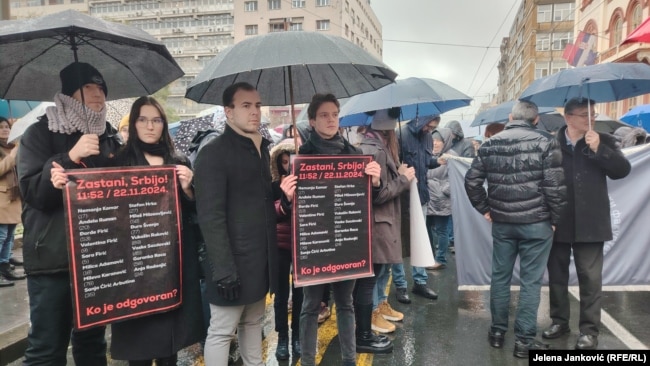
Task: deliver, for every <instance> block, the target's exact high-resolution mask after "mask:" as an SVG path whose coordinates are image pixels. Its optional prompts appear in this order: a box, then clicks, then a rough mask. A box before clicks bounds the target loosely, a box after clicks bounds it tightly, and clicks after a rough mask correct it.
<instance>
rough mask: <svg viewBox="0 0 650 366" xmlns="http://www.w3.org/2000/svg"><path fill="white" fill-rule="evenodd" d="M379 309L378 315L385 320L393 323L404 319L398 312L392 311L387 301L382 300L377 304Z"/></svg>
mask: <svg viewBox="0 0 650 366" xmlns="http://www.w3.org/2000/svg"><path fill="white" fill-rule="evenodd" d="M378 309H379V314H381V316H383V317H384V319H386V320H390V321H393V322H399V321H401V320H402V319H404V314H402V313H400V312H399V311H397V310H395V309H393V308H392V307H391V306H390V304H389V303H388V301H386V300H384V301H382V302H380V303H379V306H378Z"/></svg>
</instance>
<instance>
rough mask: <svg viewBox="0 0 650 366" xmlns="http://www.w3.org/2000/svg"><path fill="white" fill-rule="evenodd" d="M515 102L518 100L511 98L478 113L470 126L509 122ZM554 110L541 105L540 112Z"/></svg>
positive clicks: (544, 112)
mask: <svg viewBox="0 0 650 366" xmlns="http://www.w3.org/2000/svg"><path fill="white" fill-rule="evenodd" d="M515 102H517V101H516V100H511V101H509V102H504V103H501V104H499V105H497V106H494V107H492V108H489V109H487V110H485V111H483V112H481V113H479V114H477V115H476V117H475V118H474V121H472V124H471V125H470V126H471V127H476V126H481V125H487V124H490V123H496V122H507V121H508V116H509V115H510V113H511V112H512V107H513V106H514V105H515ZM552 112H555V108H552V107H539V114H546V113H552Z"/></svg>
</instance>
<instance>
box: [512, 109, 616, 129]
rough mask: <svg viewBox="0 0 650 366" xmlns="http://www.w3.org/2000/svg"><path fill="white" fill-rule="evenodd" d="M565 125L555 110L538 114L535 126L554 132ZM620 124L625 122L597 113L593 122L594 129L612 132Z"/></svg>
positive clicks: (562, 117) (562, 118)
mask: <svg viewBox="0 0 650 366" xmlns="http://www.w3.org/2000/svg"><path fill="white" fill-rule="evenodd" d="M499 123H502V122H499ZM565 125H566V121H565V120H564V116H562V115H561V114H560V113H557V112H553V113H545V114H540V115H539V122H537V128H538V129H540V130H542V131H546V132H556V131H557V130H559V129H560V128H561V127H562V126H565ZM622 126H625V123H623V122H620V121H617V120H615V119H613V118H612V117H610V116H608V115H606V114H599V115H598V117H596V122H595V123H594V131H597V132H602V133H614V131H616V130H617V129H618V128H619V127H622Z"/></svg>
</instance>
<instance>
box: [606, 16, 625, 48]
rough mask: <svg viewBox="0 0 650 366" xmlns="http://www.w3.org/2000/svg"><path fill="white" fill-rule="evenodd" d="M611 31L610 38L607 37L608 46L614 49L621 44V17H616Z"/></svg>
mask: <svg viewBox="0 0 650 366" xmlns="http://www.w3.org/2000/svg"><path fill="white" fill-rule="evenodd" d="M612 25H613V26H612V31H611V32H610V34H611V36H610V37H609V40H610V46H612V47H614V46H616V45H619V44H621V41H623V20H622V19H621V17H617V18H616V20H614V23H612Z"/></svg>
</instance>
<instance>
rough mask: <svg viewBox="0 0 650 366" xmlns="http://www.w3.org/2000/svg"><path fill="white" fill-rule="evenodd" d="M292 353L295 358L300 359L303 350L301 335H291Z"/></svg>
mask: <svg viewBox="0 0 650 366" xmlns="http://www.w3.org/2000/svg"><path fill="white" fill-rule="evenodd" d="M291 352H293V356H294V357H300V354H301V353H302V348H301V347H300V335H299V334H298V333H297V332H292V333H291Z"/></svg>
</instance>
